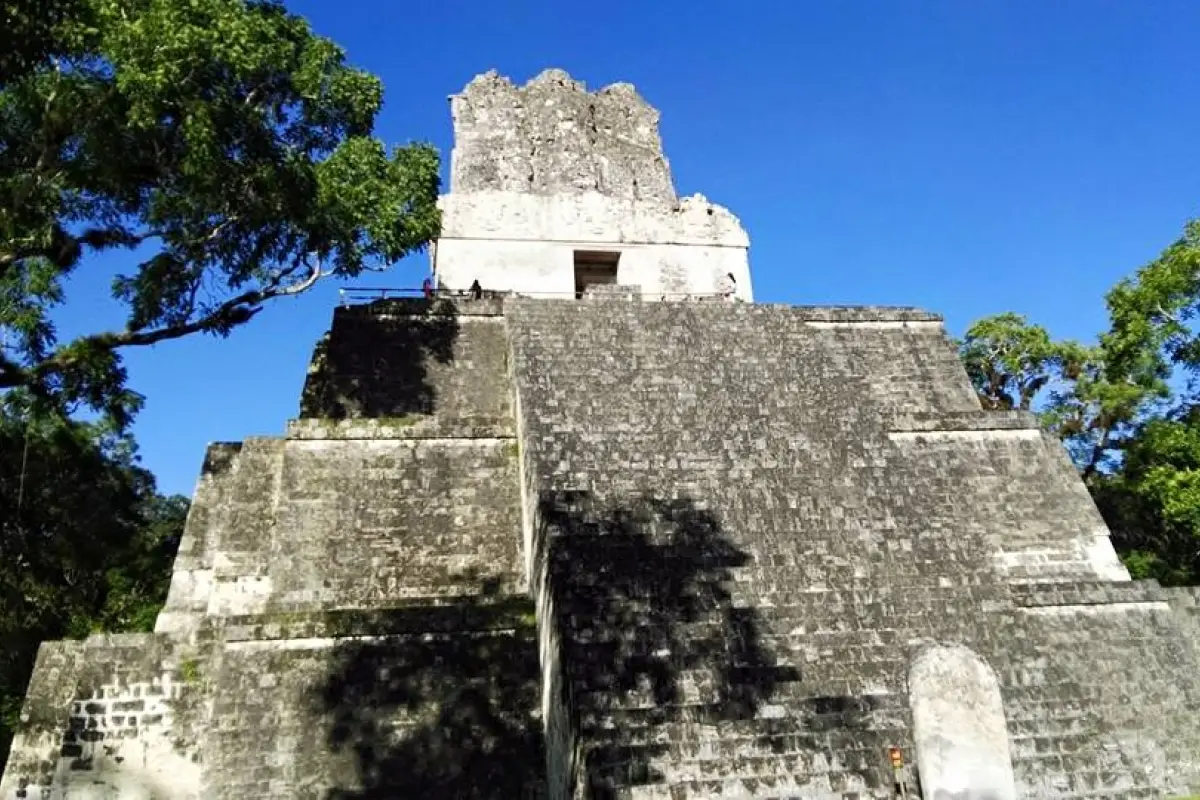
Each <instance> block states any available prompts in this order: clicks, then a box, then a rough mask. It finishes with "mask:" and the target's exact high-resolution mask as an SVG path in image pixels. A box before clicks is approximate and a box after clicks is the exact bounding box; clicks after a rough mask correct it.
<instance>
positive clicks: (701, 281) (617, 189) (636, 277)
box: [433, 70, 753, 300]
mask: <svg viewBox="0 0 1200 800" xmlns="http://www.w3.org/2000/svg"><path fill="white" fill-rule="evenodd" d="M451 112H452V115H453V117H454V141H455V145H454V151H453V153H452V156H451V168H450V174H451V180H450V192H449V193H448V194H446V195H444V196H442V197H441V198H440V200H439V207H440V208H441V211H442V232H441V238H440V239H439V240H438V242H437V246H436V248H435V249H434V254H433V267H434V272H435V274H436V278H437V281H438V283H439V284H440V285H443V286H445V287H446V288H448V289H452V290H458V291H461V290H465V289H467V288H468V287H469V286H470V285H471V283H472V282H473V281H475V280H479V281H480V282H481V283H482V285H483V287H484V288H485V289H487V290H497V291H506V292H517V293H520V294H536V295H538V296H560V297H572V296H573V295H574V293H575V289H576V286H575V257H576V252H577V251H590V252H596V251H598V252H602V253H605V254H606V255H607V256H608V257H610V258H614V257H615V258H616V264H615V267H616V270H617V281H618V282H619V283H622V284H627V285H635V286H640V287H641V288H642V291H643V292H644V293H645V294H646V295H647V296H661V295H664V294H667V295H684V294H687V295H710V296H711V295H714V294H716V293H717V292H719V290H720V286H721V282H722V281H723V280H724V279H725V277H726V276H727V275H733V276H734V280H735V281H736V291H735V294H736V296H737V297H739V298H740V299H742V300H751V299H752V298H753V291H752V287H751V276H750V269H749V261H748V255H747V251H748V248H749V244H750V240H749V237H748V236H747V234H746V231H745V230H744V229H743V227H742V225H741V223H740V222H739V221H738V219H737V217H736V216H734V215H733V214H732V213H731V212H730V211H728V210H727V209H725V208H722V207H721V206H719V205H717V204H715V203H712V202H710V201H709V200H708V199H707V198H705V197H703V196H702V195H695V196H693V197H686V198H682V199H680V198H677V197H676V195H675V189H674V187H673V185H672V179H671V173H670V169H669V167H668V164H667V159H666V158H665V156H664V155H663V148H662V142H661V141H660V139H659V134H658V112H657V111H656V110H655V109H654V108H652V107H651V106H650V105H648V104H647V103H646V101H645V100H643V99H642V98H641V97H640V96H639V95H638V93H637V91H636V90H635V89H634V88H633V87H632V86H630V85H628V84H616V85H613V86H609V87H607V88H604V89H601V90H599V91H598V92H588V91H586V89H585V88H584V87H583V84H581V83H579V82H578V81H576V80H574V79H572V78H571V77H570V76H569V75H567V74H566V73H565V72H562V71H561V70H547V71H546V72H543V73H542V74H541V75H539V76H538V77H537V78H535V79H534V80H532V81H530V82H529V83H528V84H527V85H525V86H523V87H517V86H514V85H513V84H512V82H510V81H509V80H508V79H507V78H503V77H500V76H499V75H497V74H495V73H494V72H493V73H488V74H486V75H481V76H479V77H477V78H475V80H473V81H471V83H470V84H468V85H467V87H466V88H465V89H464V90H463V91H462V92H461V93H460V94H458V95H456V96H454V97H453V98H452V99H451Z"/></svg>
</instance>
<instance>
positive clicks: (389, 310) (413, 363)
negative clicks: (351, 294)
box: [300, 298, 459, 420]
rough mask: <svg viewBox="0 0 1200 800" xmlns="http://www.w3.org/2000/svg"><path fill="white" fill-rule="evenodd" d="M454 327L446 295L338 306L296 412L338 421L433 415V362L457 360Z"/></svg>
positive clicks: (452, 308) (452, 309) (453, 313)
mask: <svg viewBox="0 0 1200 800" xmlns="http://www.w3.org/2000/svg"><path fill="white" fill-rule="evenodd" d="M458 333H459V321H458V307H457V305H456V304H455V303H454V301H452V300H449V299H445V298H434V299H426V298H400V299H390V300H377V301H375V302H373V303H367V304H363V305H352V306H342V307H339V308H338V309H336V310H335V311H334V316H333V325H332V327H331V328H330V330H329V332H328V333H326V334H325V336H324V337H322V338H321V340H320V341H319V342H318V343H317V346H316V348H315V349H314V352H313V358H312V362H311V365H310V367H309V371H308V376H307V377H306V379H305V381H304V389H303V391H302V393H301V399H300V416H301V417H318V418H323V419H333V420H339V419H350V418H364V417H365V418H377V417H404V416H408V415H430V414H433V413H434V412H435V410H436V407H437V402H438V396H437V390H436V388H435V385H434V384H435V381H434V379H433V375H432V372H433V371H435V370H436V367H433V365H438V364H441V365H445V364H449V363H451V362H452V361H453V360H454V344H455V341H456V340H457V339H458ZM431 367H433V369H432V370H431Z"/></svg>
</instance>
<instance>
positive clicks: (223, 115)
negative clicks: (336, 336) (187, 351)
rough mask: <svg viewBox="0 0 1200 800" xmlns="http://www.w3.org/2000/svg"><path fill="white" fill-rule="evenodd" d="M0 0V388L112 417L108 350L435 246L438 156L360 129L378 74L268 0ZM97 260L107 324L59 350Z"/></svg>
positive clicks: (120, 421) (121, 389) (376, 97)
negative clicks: (60, 312) (62, 331)
mask: <svg viewBox="0 0 1200 800" xmlns="http://www.w3.org/2000/svg"><path fill="white" fill-rule="evenodd" d="M0 8H2V10H0V18H2V19H3V28H4V30H5V31H6V33H7V34H8V36H7V37H6V48H9V45H10V44H12V45H13V46H12V47H11V48H9V49H7V50H6V52H4V53H0V336H3V337H4V338H5V339H6V342H7V343H6V346H5V347H4V348H3V349H0V389H12V388H22V389H24V390H27V391H28V392H29V393H30V395H31V396H33V397H34V398H36V399H37V401H38V402H39V403H41V404H42V405H44V406H47V407H52V408H56V409H65V410H67V411H72V410H75V409H79V408H90V409H94V410H97V411H100V412H103V413H104V414H106V415H108V417H109V418H110V419H112V420H113V421H114V422H115V423H116V424H117V425H119V426H120V425H124V424H125V423H127V422H128V420H129V419H130V417H131V415H132V414H133V413H135V412H136V410H137V408H138V407H139V404H140V398H139V397H138V396H137V395H136V394H135V393H133V392H132V391H130V390H129V389H128V388H127V387H126V386H125V378H126V375H125V371H124V369H123V367H122V364H121V355H120V351H121V349H122V348H126V347H133V346H138V345H147V344H153V343H155V342H160V341H163V340H166V339H172V338H176V337H180V336H186V335H189V334H193V333H212V334H216V335H221V336H224V335H227V334H228V333H229V332H230V331H231V330H232V329H233V328H235V327H236V326H238V325H240V324H243V323H245V322H247V321H248V320H250V319H251V318H252V317H253V316H254V315H255V314H257V313H258V312H259V311H260V310H261V309H262V308H263V305H264V303H267V302H268V301H269V300H271V299H272V298H275V297H280V296H283V295H289V294H295V293H297V292H301V291H304V290H305V289H307V288H308V287H310V286H312V285H313V283H314V282H315V281H317V280H318V279H319V278H321V277H323V276H325V275H329V274H332V275H337V276H354V275H356V274H358V273H360V272H361V271H362V270H365V269H374V268H380V267H382V266H385V265H387V264H390V263H392V262H394V261H396V260H398V259H400V258H402V257H404V256H405V255H407V254H409V253H412V252H415V251H418V250H420V249H421V248H423V247H424V246H425V245H426V244H427V243H428V242H429V241H430V240H431V239H433V238H435V237H436V235H437V233H438V227H439V224H440V218H439V215H438V211H437V207H436V199H437V193H438V187H439V179H438V158H437V154H436V152H435V151H434V150H433V149H432V148H430V147H429V146H427V145H423V144H412V145H408V146H403V147H397V148H394V149H392V150H390V151H389V150H388V149H387V148H385V146H384V145H383V144H382V143H381V142H380V141H378V140H377V139H375V138H372V136H371V135H370V134H371V130H372V126H373V123H374V119H375V116H376V113H377V112H378V111H379V108H380V104H381V99H382V90H381V86H380V83H379V81H378V80H377V79H376V78H374V77H373V76H371V75H369V74H367V73H364V72H362V71H359V70H356V69H352V68H350V67H349V66H347V65H346V63H345V56H344V53H343V52H342V50H341V49H339V48H338V47H337V46H336V45H335V44H333V43H332V42H330V41H328V40H326V39H323V38H320V37H318V36H315V35H313V33H312V31H311V30H310V29H309V26H308V24H307V23H306V22H305V21H304V20H303V19H301V18H300V17H297V16H294V15H292V14H289V13H287V12H286V10H285V9H284V8H283V6H282V5H281V3H279V2H276V1H275V0H45V1H44V2H31V0H16V2H13V1H12V0H10V2H5V3H3V4H2V6H0ZM114 248H119V249H128V250H130V251H134V250H136V259H131V260H136V262H137V263H133V264H131V268H130V269H129V270H128V271H127V272H126V273H125V274H122V275H120V276H119V277H118V278H116V280H115V281H114V283H113V287H112V291H113V296H114V297H115V298H116V299H118V300H119V301H120V302H121V303H122V304H123V307H124V308H125V309H126V312H127V318H126V321H125V324H124V327H123V328H121V329H118V330H110V331H95V332H91V333H88V334H86V335H83V336H80V337H78V338H75V339H73V340H70V341H60V340H59V338H58V337H57V336H56V332H55V327H54V325H53V323H52V319H51V312H52V311H53V310H54V309H55V308H56V307H57V306H59V305H61V304H62V303H63V302H64V282H65V280H66V279H67V277H68V276H69V275H70V274H71V272H72V271H73V270H75V269H78V268H80V267H84V268H86V264H87V260H88V256H89V254H92V253H96V252H98V251H102V250H107V249H114Z"/></svg>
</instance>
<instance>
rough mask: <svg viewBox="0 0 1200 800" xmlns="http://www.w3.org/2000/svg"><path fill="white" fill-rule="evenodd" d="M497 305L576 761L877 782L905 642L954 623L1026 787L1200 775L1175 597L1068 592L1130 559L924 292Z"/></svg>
mask: <svg viewBox="0 0 1200 800" xmlns="http://www.w3.org/2000/svg"><path fill="white" fill-rule="evenodd" d="M506 313H507V321H508V325H509V330H510V334H511V336H512V348H513V371H514V375H515V380H516V384H517V393H518V398H517V402H518V408H519V413H520V420H519V426H520V429H521V437H522V443H523V449H522V455H523V470H524V472H525V486H526V491H527V495H528V496H527V502H528V503H529V504H530V505H529V507H528V509H527V513H526V517H527V520H528V529H527V530H528V534H527V535H528V536H529V538H530V541H531V550H532V553H533V556H534V564H533V567H534V578H535V583H534V588H535V590H536V591H539V592H540V593H541V595H542V596H539V608H540V610H541V611H542V614H543V616H542V625H543V627H544V626H546V625H547V624H550V625H552V626H553V627H554V634H553V636H551V637H547V636H546V635H545V633H544V632H543V649H544V654H543V664H544V665H546V664H547V663H552V665H554V666H555V668H556V669H557V670H558V673H559V678H558V680H559V683H560V685H561V690H556V692H555V695H554V696H551V697H549V698H548V702H547V704H546V706H545V707H546V709H547V713H548V715H549V714H551V713H553V714H554V715H555V718H554V719H551V718H548V720H547V723H548V731H551V732H552V733H553V734H554V735H555V736H557V737H558V741H559V744H557V745H556V747H557V751H554V752H558V753H559V754H560V756H561V759H560V760H559V761H558V762H557V763H558V764H559V766H560V771H561V772H564V773H566V774H567V778H566V779H565V780H564V784H565V783H567V782H569V781H574V783H575V786H576V788H577V789H578V790H579V791H581V792H582V793H583V795H584V796H610V795H609V794H606V793H611V792H617V793H618V796H628V797H664V798H665V797H672V798H678V797H712V796H720V795H721V794H722V793H727V794H728V795H729V796H762V797H768V796H770V797H774V796H780V795H797V796H806V797H841V796H844V795H845V794H847V793H858V794H859V795H862V796H873V797H888V796H891V791H892V787H891V785H890V782H891V772H890V769H889V768H888V762H887V748H888V747H889V746H893V745H895V746H900V747H902V748H904V749H905V751H906V752H908V753H909V754H910V760H912V759H913V758H917V757H919V753H914V751H913V747H914V744H915V742H914V739H913V729H912V721H913V704H914V703H917V704H919V703H921V702H922V701H921V699H920V698H919V697H913V696H910V694H909V692H908V685H907V680H908V674H909V666H910V664H912V663H913V661H914V659H915V658H917V657H918V656H919V655H920V654H921V653H922V652H924V651H925V650H926V649H927V648H929V647H931V646H934V645H943V644H950V645H961V646H965V647H968V648H970V649H971V650H972V651H973V652H975V653H977V654H978V656H979V657H980V658H981V659H983V661H984V662H985V663H986V664H988V665H989V668H990V669H991V670H992V671H993V672H994V673H995V674H996V675H997V676H998V680H999V683H1000V691H1001V695H1002V698H1003V704H1004V711H1005V716H1006V718H1007V719H1008V720H1009V721H1010V722H1009V730H1008V733H1009V736H1010V737H1011V744H1012V768H1011V774H1012V775H1014V776H1015V778H1014V780H1015V783H1016V785H1015V786H1014V787H1013V792H1014V793H1015V796H1020V797H1031V798H1032V797H1046V796H1062V797H1088V796H1105V795H1108V796H1111V795H1113V794H1114V793H1116V794H1119V795H1120V796H1147V797H1150V796H1156V797H1157V796H1163V795H1164V794H1166V793H1169V792H1180V793H1186V791H1185V790H1186V789H1187V788H1188V787H1189V786H1194V785H1196V784H1197V781H1198V780H1200V772H1198V771H1197V770H1198V766H1197V761H1196V757H1195V756H1194V755H1193V754H1194V753H1196V752H1200V748H1198V747H1197V745H1198V744H1200V741H1198V739H1197V737H1198V734H1200V731H1198V730H1197V728H1196V725H1195V723H1194V709H1195V708H1196V705H1195V702H1196V691H1197V683H1196V678H1195V676H1196V675H1197V674H1198V673H1197V669H1196V667H1197V666H1200V662H1197V660H1196V654H1195V652H1194V649H1192V648H1190V647H1189V646H1188V645H1186V644H1184V642H1186V641H1187V639H1186V636H1187V635H1188V633H1187V631H1188V629H1187V628H1186V627H1185V623H1184V621H1183V620H1185V619H1186V618H1185V616H1184V615H1183V614H1181V613H1179V612H1177V611H1175V610H1172V609H1173V607H1172V606H1170V605H1169V604H1164V603H1163V602H1161V601H1159V600H1155V599H1148V598H1147V597H1145V596H1141V595H1138V594H1137V593H1136V592H1135V591H1133V590H1127V589H1124V588H1119V589H1111V590H1110V589H1108V588H1106V589H1105V591H1109V592H1110V593H1109V594H1107V595H1105V596H1104V597H1102V598H1101V602H1100V603H1099V606H1100V607H1095V606H1096V602H1095V601H1093V602H1092V604H1090V605H1089V604H1087V603H1081V601H1080V599H1079V595H1081V594H1085V595H1086V594H1087V592H1089V591H1092V590H1091V589H1090V588H1087V587H1091V586H1102V587H1129V586H1134V587H1136V586H1139V585H1137V584H1130V583H1128V581H1124V580H1123V579H1126V578H1127V577H1128V576H1127V575H1126V574H1124V573H1123V571H1122V570H1120V568H1119V564H1117V563H1116V560H1115V557H1114V556H1113V555H1112V550H1111V546H1110V545H1108V542H1107V538H1106V537H1105V536H1104V533H1105V532H1104V530H1103V525H1102V523H1101V522H1100V521H1099V518H1098V516H1097V515H1096V512H1095V509H1094V507H1092V506H1091V505H1090V501H1089V500H1088V499H1087V495H1086V493H1085V492H1084V490H1083V487H1082V485H1081V484H1080V483H1079V481H1078V479H1077V478H1076V477H1074V475H1072V474H1071V473H1070V472H1067V471H1064V467H1065V470H1069V469H1070V467H1069V465H1067V464H1066V462H1065V460H1064V458H1063V456H1062V453H1061V448H1060V446H1059V445H1058V444H1057V443H1054V442H1052V441H1049V440H1047V439H1046V438H1044V437H1042V436H1041V434H1040V433H1039V432H1038V431H1037V430H1036V428H1034V427H1032V422H1031V420H1030V419H1029V418H1026V417H1022V416H1021V415H1008V416H1004V415H1001V416H996V415H989V414H983V413H982V412H981V411H980V410H979V406H978V404H977V401H976V400H975V398H974V396H973V394H972V393H971V391H970V387H969V386H968V384H967V381H966V376H965V374H964V373H963V370H962V368H961V366H960V365H959V363H958V361H957V359H956V357H955V354H954V350H953V347H952V344H951V343H950V342H949V341H948V339H947V337H946V335H945V332H944V331H943V329H942V327H941V324H940V321H939V320H938V319H937V318H935V317H931V316H930V315H925V314H921V313H919V312H912V311H903V310H900V311H896V310H885V309H853V310H849V309H799V308H782V307H767V306H737V305H724V304H711V305H710V304H658V303H642V302H629V301H595V302H590V303H550V302H541V303H538V302H535V301H513V302H511V303H510V304H509V305H508V306H507V307H506ZM1081 581H1083V582H1085V583H1081ZM1114 581H1117V582H1114ZM1042 587H1054V590H1055V592H1053V593H1051V595H1050V597H1052V598H1053V599H1052V600H1051V601H1050V602H1048V603H1047V604H1046V605H1045V606H1044V607H1041V608H1040V610H1039V609H1035V608H1034V606H1033V605H1032V603H1033V601H1031V600H1030V599H1029V597H1030V596H1033V595H1030V594H1029V593H1030V592H1037V591H1039V590H1040V589H1041V588H1042ZM1070 587H1075V588H1074V589H1071V588H1070ZM1079 587H1084V588H1079ZM1072 592H1074V593H1072ZM1130 592H1133V593H1132V594H1130ZM1079 605H1084V606H1086V607H1084V608H1076V606H1079ZM1048 608H1053V610H1045V609H1048ZM1068 619H1076V620H1077V621H1076V622H1063V620H1068ZM1139 630H1140V631H1141V634H1140V635H1135V633H1134V631H1139ZM1088 642H1092V643H1093V644H1092V645H1089V644H1087V643H1088ZM1092 647H1095V648H1097V649H1098V652H1095V651H1092V650H1091V649H1090V648H1092ZM547 650H549V651H553V652H552V653H551V654H550V658H547V656H546V652H545V651H547ZM1089 659H1094V660H1095V661H1096V662H1097V663H1098V664H1103V668H1102V669H1098V670H1096V671H1095V672H1089V671H1088V669H1087V666H1086V665H1087V662H1088V660H1089ZM1172 665H1174V666H1172ZM1133 708H1136V709H1138V712H1137V713H1136V714H1134V713H1133V712H1132V711H1131V709H1133ZM1160 720H1162V722H1161V724H1160ZM551 723H553V725H552V724H551ZM1026 723H1028V724H1026ZM1189 748H1190V750H1189ZM552 755H553V752H552ZM918 760H919V758H918ZM1152 765H1156V766H1152ZM552 768H553V766H552ZM998 774H1000V773H998ZM1003 774H1009V773H1003ZM914 777H915V776H914ZM551 788H552V790H558V789H562V788H564V786H559V785H555V784H553V783H552V785H551ZM943 788H944V787H943Z"/></svg>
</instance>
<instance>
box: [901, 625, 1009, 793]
mask: <svg viewBox="0 0 1200 800" xmlns="http://www.w3.org/2000/svg"><path fill="white" fill-rule="evenodd" d="M908 681H909V697H910V699H911V702H912V713H913V738H914V739H916V743H917V753H916V756H917V758H916V761H917V766H918V768H919V770H920V773H921V789H922V792H923V794H924V796H926V797H929V798H932V799H933V800H1016V797H1017V792H1016V788H1015V782H1014V780H1013V768H1012V759H1011V757H1010V755H1009V748H1008V726H1007V724H1006V723H1005V719H1004V703H1003V700H1002V699H1001V697H1000V685H999V683H998V682H997V680H996V676H995V674H994V673H993V672H992V670H991V669H990V668H989V667H988V665H987V664H985V663H984V662H983V661H982V660H981V659H980V658H979V657H978V656H977V655H975V654H974V653H973V652H971V650H970V649H968V648H966V647H962V646H948V647H930V648H928V649H927V650H925V651H924V652H922V653H921V654H920V655H919V656H917V658H916V659H915V660H914V661H913V664H912V666H911V668H910V669H909V676H908Z"/></svg>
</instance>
